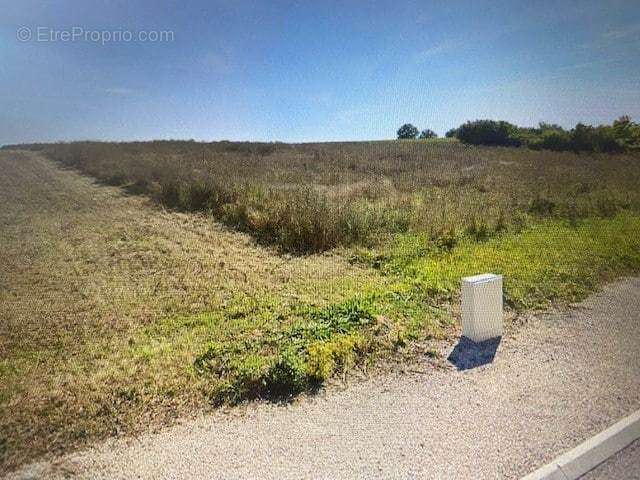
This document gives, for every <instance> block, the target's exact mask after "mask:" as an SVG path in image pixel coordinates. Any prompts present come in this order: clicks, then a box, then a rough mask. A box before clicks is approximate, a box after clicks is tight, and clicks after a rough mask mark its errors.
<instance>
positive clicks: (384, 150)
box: [0, 142, 640, 467]
mask: <svg viewBox="0 0 640 480" xmlns="http://www.w3.org/2000/svg"><path fill="white" fill-rule="evenodd" d="M38 149H40V150H43V151H42V152H41V153H33V152H17V151H4V152H0V169H1V170H2V172H3V174H2V176H0V204H2V205H3V208H2V210H0V215H1V217H0V222H1V223H0V225H1V227H2V229H1V231H0V251H1V252H2V262H0V333H1V335H0V338H1V340H0V342H1V343H0V358H1V360H0V376H1V377H2V381H1V382H0V432H1V433H0V456H1V464H2V465H3V466H6V467H11V466H15V465H17V464H20V463H24V462H25V461H27V460H29V459H33V458H35V457H36V456H38V455H40V454H43V453H45V452H52V451H56V450H65V449H69V448H71V447H73V446H75V445H81V444H84V443H86V442H87V441H89V440H93V439H97V438H101V437H106V436H110V435H119V434H124V433H132V432H137V431H140V430H143V429H147V428H149V425H151V427H153V426H157V425H162V424H165V423H166V422H168V421H170V420H171V419H173V418H176V417H177V416H180V415H185V414H189V413H191V412H196V411H202V410H206V409H208V408H210V407H211V406H212V405H217V404H220V403H224V402H231V403H235V402H238V401H242V400H244V399H247V398H254V397H269V398H274V397H275V398H278V397H282V396H288V395H289V394H292V393H297V392H299V391H304V390H309V389H313V388H314V387H315V386H317V385H318V384H321V383H322V382H323V381H324V380H326V379H328V378H331V377H335V376H340V375H343V374H345V373H346V372H348V371H350V370H352V369H361V370H364V369H366V368H367V366H369V365H371V364H372V363H375V362H380V361H381V360H382V359H384V358H389V357H390V356H391V355H398V356H402V355H405V354H406V355H416V354H417V355H433V354H434V350H433V345H434V342H435V341H436V340H437V339H438V338H443V337H445V336H449V335H452V334H454V333H455V327H454V323H455V322H454V321H455V319H456V308H455V304H456V291H457V288H458V283H459V280H460V277H461V276H465V275H471V274H474V273H479V272H483V271H488V270H490V271H494V272H496V273H502V274H504V275H505V278H506V282H505V289H506V291H505V295H506V299H507V302H508V305H509V306H510V308H511V309H512V311H515V312H517V311H521V310H525V309H537V308H544V307H546V306H548V305H549V304H550V303H556V302H559V303H563V302H567V301H573V300H575V299H578V298H582V297H584V296H585V295H586V294H587V293H588V292H590V291H593V290H594V289H596V288H597V287H598V286H599V285H601V284H602V283H603V282H605V281H607V280H610V279H612V278H615V277H617V276H620V275H624V274H628V273H633V272H637V271H639V270H640V215H639V211H640V192H639V191H638V188H637V185H638V184H640V158H638V157H637V155H636V156H633V155H615V156H609V155H575V154H573V153H549V152H531V151H527V150H513V149H506V148H471V147H464V146H462V145H460V144H457V143H448V142H434V143H428V142H387V143H383V142H380V143H362V144H322V145H320V144H318V145H312V144H309V145H301V146H298V145H293V146H292V145H281V144H260V145H253V144H206V145H203V144H196V143H190V142H182V143H180V142H158V143H153V144H74V145H57V146H45V147H38ZM45 155H46V156H49V157H50V158H53V159H54V160H56V161H58V162H60V163H62V164H63V165H68V166H71V167H74V168H77V169H78V170H80V171H81V172H84V173H87V174H89V175H92V176H94V177H96V178H98V179H99V180H100V181H101V182H102V183H94V181H92V180H91V179H90V178H88V177H85V176H82V175H80V174H78V172H75V171H72V170H67V169H63V168H60V165H56V163H54V162H52V161H50V160H49V159H47V158H45ZM105 183H110V184H113V185H119V186H122V187H123V188H116V187H114V186H108V185H105ZM137 193H144V194H147V195H137ZM165 207H171V208H170V209H169V210H166V209H165ZM216 221H220V222H221V223H222V224H224V225H226V227H225V226H223V225H221V224H220V223H216ZM228 227H231V228H228ZM255 240H257V242H256V241H255ZM301 252H307V253H308V252H323V253H314V254H312V255H304V256H302V255H298V254H299V253H301ZM291 253H294V255H292V254H291ZM70 419H72V421H70Z"/></svg>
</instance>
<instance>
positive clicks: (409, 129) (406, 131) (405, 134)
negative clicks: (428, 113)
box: [398, 123, 418, 140]
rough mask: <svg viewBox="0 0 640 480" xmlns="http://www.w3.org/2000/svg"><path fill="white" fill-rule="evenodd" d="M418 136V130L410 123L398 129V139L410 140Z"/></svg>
mask: <svg viewBox="0 0 640 480" xmlns="http://www.w3.org/2000/svg"><path fill="white" fill-rule="evenodd" d="M417 136H418V129H417V128H416V127H414V126H413V125H411V124H410V123H405V124H404V125H402V126H401V127H400V128H399V129H398V139H405V140H406V139H410V138H416V137H417Z"/></svg>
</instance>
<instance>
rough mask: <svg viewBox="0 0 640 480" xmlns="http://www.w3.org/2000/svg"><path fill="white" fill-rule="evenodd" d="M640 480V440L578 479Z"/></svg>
mask: <svg viewBox="0 0 640 480" xmlns="http://www.w3.org/2000/svg"><path fill="white" fill-rule="evenodd" d="M612 479H615V480H640V440H636V441H635V442H633V443H632V444H631V445H629V446H628V447H627V448H625V449H624V450H622V451H621V452H618V453H617V454H616V455H614V456H613V457H611V458H610V459H609V460H607V461H606V462H604V463H603V464H601V465H600V466H599V467H597V468H595V469H593V470H592V471H591V472H589V473H587V474H586V475H583V476H582V477H580V480H612Z"/></svg>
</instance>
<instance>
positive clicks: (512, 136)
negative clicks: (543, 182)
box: [397, 115, 640, 153]
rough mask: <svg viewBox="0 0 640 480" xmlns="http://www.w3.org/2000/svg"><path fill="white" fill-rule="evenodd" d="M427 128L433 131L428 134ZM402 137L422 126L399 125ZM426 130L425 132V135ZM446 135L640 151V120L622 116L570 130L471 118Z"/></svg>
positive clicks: (496, 142) (479, 141) (472, 140)
mask: <svg viewBox="0 0 640 480" xmlns="http://www.w3.org/2000/svg"><path fill="white" fill-rule="evenodd" d="M425 132H431V133H432V135H429V136H427V135H426V134H425ZM397 134H398V139H412V138H413V139H415V138H416V137H417V136H418V129H417V128H416V127H414V126H413V125H411V124H410V123H408V124H405V125H403V126H402V127H400V129H398V132H397ZM423 134H424V135H423ZM423 134H421V135H420V137H419V138H436V137H437V135H436V134H435V133H433V131H432V130H428V129H427V130H424V131H423ZM445 137H447V138H457V139H458V140H460V141H461V142H463V143H467V144H471V145H491V146H507V147H526V148H530V149H533V150H554V151H574V152H607V153H616V152H625V151H640V124H638V123H635V122H633V121H632V120H631V118H630V117H629V116H626V115H625V116H622V117H620V118H618V119H617V120H615V121H614V122H613V123H612V124H611V125H598V126H595V127H594V126H592V125H585V124H583V123H578V124H577V125H576V126H575V127H574V128H572V129H570V130H567V129H564V128H563V127H561V126H560V125H556V124H550V123H544V122H542V123H540V124H539V125H538V127H519V126H517V125H514V124H512V123H509V122H505V121H496V120H474V121H468V122H466V123H464V124H462V125H460V126H459V127H458V128H452V129H451V130H449V131H448V132H447V133H446V134H445Z"/></svg>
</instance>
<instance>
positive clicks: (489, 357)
mask: <svg viewBox="0 0 640 480" xmlns="http://www.w3.org/2000/svg"><path fill="white" fill-rule="evenodd" d="M501 340H502V337H497V338H491V339H489V340H485V341H483V342H474V341H473V340H469V339H468V338H467V337H460V341H459V342H458V344H457V345H456V346H455V347H454V348H453V350H452V351H451V353H450V354H449V356H448V357H447V360H449V361H450V362H451V363H452V364H453V365H454V366H455V367H456V368H457V369H458V370H469V369H471V368H476V367H480V366H482V365H486V364H488V363H491V362H493V359H494V358H495V356H496V351H497V350H498V345H500V341H501Z"/></svg>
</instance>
